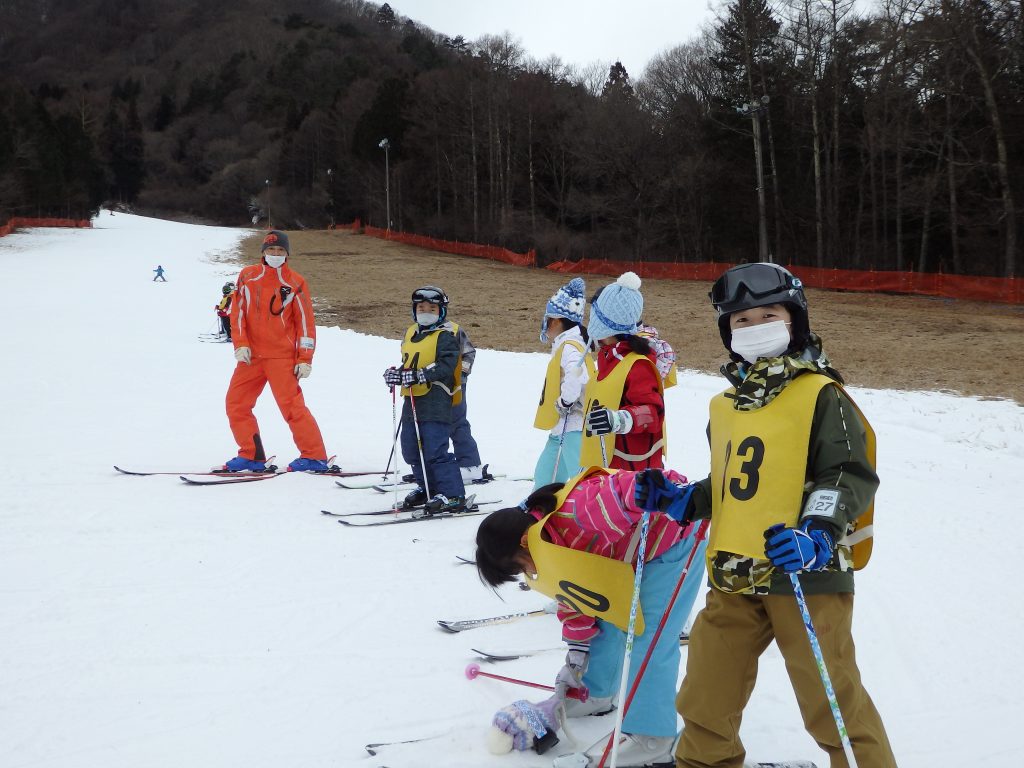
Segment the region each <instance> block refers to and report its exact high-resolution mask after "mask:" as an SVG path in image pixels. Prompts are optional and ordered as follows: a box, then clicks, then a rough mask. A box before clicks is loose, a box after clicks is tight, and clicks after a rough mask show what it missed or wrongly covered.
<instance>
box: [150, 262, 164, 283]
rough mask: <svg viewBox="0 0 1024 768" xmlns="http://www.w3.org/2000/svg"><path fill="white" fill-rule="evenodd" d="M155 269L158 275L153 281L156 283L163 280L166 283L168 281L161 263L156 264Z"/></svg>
mask: <svg viewBox="0 0 1024 768" xmlns="http://www.w3.org/2000/svg"><path fill="white" fill-rule="evenodd" d="M153 271H154V272H156V277H154V278H153V282H154V283H155V282H156V281H157V280H163V281H164V282H165V283H166V282H167V278H166V277H164V268H163V267H161V266H160V265H159V264H157V265H156V269H154V270H153Z"/></svg>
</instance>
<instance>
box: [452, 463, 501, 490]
mask: <svg viewBox="0 0 1024 768" xmlns="http://www.w3.org/2000/svg"><path fill="white" fill-rule="evenodd" d="M489 466H490V464H484V465H483V466H482V467H481V466H479V465H478V466H475V467H459V472H460V474H461V475H462V482H463V483H473V484H475V485H483V484H484V483H489V482H490V481H491V480H493V479H494V475H492V474H491V473H490V472H488V471H487V468H488V467H489Z"/></svg>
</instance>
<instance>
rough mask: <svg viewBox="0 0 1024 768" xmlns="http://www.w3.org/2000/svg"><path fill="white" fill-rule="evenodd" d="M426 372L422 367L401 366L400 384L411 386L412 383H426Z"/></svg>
mask: <svg viewBox="0 0 1024 768" xmlns="http://www.w3.org/2000/svg"><path fill="white" fill-rule="evenodd" d="M426 383H427V372H426V371H424V370H423V369H422V368H403V369H402V386H403V387H411V386H412V385H413V384H426Z"/></svg>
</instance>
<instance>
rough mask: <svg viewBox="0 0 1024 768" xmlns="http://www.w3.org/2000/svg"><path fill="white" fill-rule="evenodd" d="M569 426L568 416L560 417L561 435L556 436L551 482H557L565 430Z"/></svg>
mask: <svg viewBox="0 0 1024 768" xmlns="http://www.w3.org/2000/svg"><path fill="white" fill-rule="evenodd" d="M568 425H569V414H568V413H567V414H565V415H564V416H563V417H562V433H561V434H560V435H559V436H558V453H556V454H555V469H554V471H553V472H552V473H551V482H552V483H554V482H556V481H557V480H558V464H559V462H561V460H562V445H564V444H565V428H566V427H567V426H568Z"/></svg>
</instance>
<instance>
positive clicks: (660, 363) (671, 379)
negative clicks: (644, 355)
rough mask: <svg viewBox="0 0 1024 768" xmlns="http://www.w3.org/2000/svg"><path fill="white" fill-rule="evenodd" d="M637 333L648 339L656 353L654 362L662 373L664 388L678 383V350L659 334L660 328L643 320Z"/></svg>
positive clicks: (652, 350)
mask: <svg viewBox="0 0 1024 768" xmlns="http://www.w3.org/2000/svg"><path fill="white" fill-rule="evenodd" d="M636 335H637V336H639V337H641V338H644V339H647V343H648V344H650V345H651V352H653V353H654V364H655V367H656V368H657V369H658V373H659V374H661V384H662V387H663V388H664V389H668V388H670V387H674V386H675V385H676V352H675V350H674V349H672V345H671V344H669V343H668V342H667V341H665V340H664V339H663V338H661V336H659V335H658V329H657V328H655V327H654V326H653V325H647V324H646V323H645V322H644V321H643V320H641V321H640V322H639V323H638V324H637V327H636Z"/></svg>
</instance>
